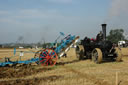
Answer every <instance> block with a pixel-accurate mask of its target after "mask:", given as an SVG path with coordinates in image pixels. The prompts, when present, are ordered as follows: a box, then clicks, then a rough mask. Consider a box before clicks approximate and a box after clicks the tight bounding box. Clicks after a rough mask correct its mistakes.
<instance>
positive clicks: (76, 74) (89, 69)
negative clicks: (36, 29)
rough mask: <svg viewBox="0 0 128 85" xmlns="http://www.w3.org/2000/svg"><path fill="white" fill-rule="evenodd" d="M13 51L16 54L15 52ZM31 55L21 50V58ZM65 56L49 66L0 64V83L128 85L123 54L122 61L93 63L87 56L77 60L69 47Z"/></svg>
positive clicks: (126, 68)
mask: <svg viewBox="0 0 128 85" xmlns="http://www.w3.org/2000/svg"><path fill="white" fill-rule="evenodd" d="M6 50H8V49H6ZM12 50H13V49H12ZM24 50H25V51H26V50H27V51H30V50H28V49H24ZM123 50H124V49H123ZM125 51H126V52H127V50H125ZM4 53H5V54H6V56H13V51H12V52H9V53H7V52H5V51H3V52H2V51H0V56H1V57H4V56H5V54H4ZM16 55H19V52H17V54H16ZM33 56H34V54H33V53H25V54H24V56H23V58H22V59H23V60H25V59H29V58H31V57H33ZM67 56H68V57H67V58H61V59H59V60H58V61H57V64H56V66H53V67H43V66H41V65H35V64H33V65H21V66H14V67H1V68H0V85H128V57H126V55H125V57H123V61H122V62H103V63H102V64H95V63H93V62H92V61H91V60H82V61H79V60H78V59H77V58H76V55H75V50H74V49H71V50H70V51H69V52H68V54H67ZM14 60H16V59H15V58H14ZM116 83H118V84H116Z"/></svg>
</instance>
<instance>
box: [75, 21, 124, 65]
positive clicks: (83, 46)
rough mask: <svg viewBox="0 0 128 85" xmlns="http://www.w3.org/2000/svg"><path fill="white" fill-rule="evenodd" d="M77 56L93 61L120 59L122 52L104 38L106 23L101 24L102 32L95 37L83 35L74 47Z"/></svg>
mask: <svg viewBox="0 0 128 85" xmlns="http://www.w3.org/2000/svg"><path fill="white" fill-rule="evenodd" d="M76 54H77V57H79V59H80V60H82V59H92V60H93V61H94V62H95V63H101V62H102V61H106V60H116V61H118V62H119V61H121V58H122V54H121V51H120V49H119V48H118V47H114V46H113V43H112V42H111V41H108V40H106V24H102V32H100V33H99V34H98V35H97V37H96V39H90V38H87V37H85V38H84V40H81V43H80V45H78V46H77V48H76Z"/></svg>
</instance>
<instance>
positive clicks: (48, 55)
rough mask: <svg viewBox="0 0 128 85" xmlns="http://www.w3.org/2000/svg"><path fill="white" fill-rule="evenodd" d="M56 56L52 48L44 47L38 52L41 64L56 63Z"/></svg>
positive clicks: (51, 64) (50, 64)
mask: <svg viewBox="0 0 128 85" xmlns="http://www.w3.org/2000/svg"><path fill="white" fill-rule="evenodd" d="M57 59H58V56H57V54H56V52H55V51H54V50H52V49H44V50H42V52H41V53H40V56H39V61H40V64H42V65H43V66H53V65H55V64H56V61H57Z"/></svg>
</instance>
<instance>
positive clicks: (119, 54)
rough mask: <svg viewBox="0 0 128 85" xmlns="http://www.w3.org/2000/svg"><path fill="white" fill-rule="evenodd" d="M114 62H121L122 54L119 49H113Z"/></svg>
mask: <svg viewBox="0 0 128 85" xmlns="http://www.w3.org/2000/svg"><path fill="white" fill-rule="evenodd" d="M115 54H116V61H117V62H120V61H121V60H122V53H121V49H120V48H115Z"/></svg>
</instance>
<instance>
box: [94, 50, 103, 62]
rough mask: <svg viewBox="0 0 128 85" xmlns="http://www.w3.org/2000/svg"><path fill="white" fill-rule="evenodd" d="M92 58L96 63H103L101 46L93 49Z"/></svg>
mask: <svg viewBox="0 0 128 85" xmlns="http://www.w3.org/2000/svg"><path fill="white" fill-rule="evenodd" d="M92 60H93V61H94V62H95V63H101V62H102V51H101V50H100V49H99V48H95V49H94V50H93V51H92Z"/></svg>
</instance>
